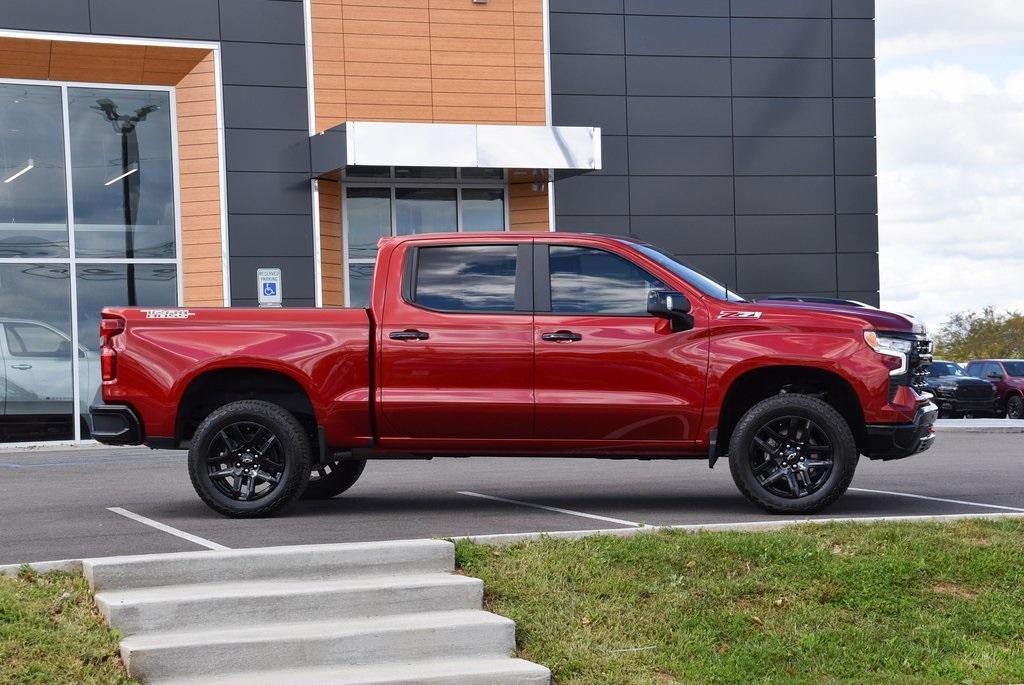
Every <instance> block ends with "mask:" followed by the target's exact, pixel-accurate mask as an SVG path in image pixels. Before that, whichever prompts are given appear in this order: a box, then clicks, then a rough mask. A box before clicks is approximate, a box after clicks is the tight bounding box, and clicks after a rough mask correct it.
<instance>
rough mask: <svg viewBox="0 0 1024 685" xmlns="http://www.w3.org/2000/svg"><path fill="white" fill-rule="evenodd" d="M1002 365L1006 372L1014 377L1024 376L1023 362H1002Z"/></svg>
mask: <svg viewBox="0 0 1024 685" xmlns="http://www.w3.org/2000/svg"><path fill="white" fill-rule="evenodd" d="M1003 366H1005V367H1006V373H1007V374H1009V375H1011V376H1013V377H1014V378H1019V377H1021V376H1024V362H1003Z"/></svg>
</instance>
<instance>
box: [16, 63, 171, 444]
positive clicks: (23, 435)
mask: <svg viewBox="0 0 1024 685" xmlns="http://www.w3.org/2000/svg"><path fill="white" fill-rule="evenodd" d="M174 121H175V119H174V94H173V91H171V90H169V89H166V88H150V87H124V86H111V85H94V84H55V83H52V82H29V81H7V80H0V364H2V366H0V442H34V441H40V440H74V439H84V438H88V437H89V423H88V411H89V405H90V404H92V403H93V402H94V401H95V400H96V398H97V397H98V394H99V388H100V369H99V356H98V348H99V333H98V326H99V314H100V309H101V308H102V307H104V306H107V305H138V306H174V305H177V304H179V303H180V302H181V282H180V281H181V279H180V276H179V274H180V253H179V250H178V244H179V236H178V231H179V228H178V227H179V226H180V221H179V216H178V203H177V199H176V196H175V193H176V188H177V185H176V180H177V161H176V155H175V154H174V153H173V151H174V150H176V149H177V147H176V146H177V141H176V133H175V127H174Z"/></svg>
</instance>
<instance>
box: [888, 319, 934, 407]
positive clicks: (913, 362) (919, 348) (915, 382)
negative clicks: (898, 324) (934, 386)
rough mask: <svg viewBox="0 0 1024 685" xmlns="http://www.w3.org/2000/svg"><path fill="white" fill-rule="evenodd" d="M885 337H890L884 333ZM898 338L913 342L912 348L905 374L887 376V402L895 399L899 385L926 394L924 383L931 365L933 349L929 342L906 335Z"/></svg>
mask: <svg viewBox="0 0 1024 685" xmlns="http://www.w3.org/2000/svg"><path fill="white" fill-rule="evenodd" d="M886 335H892V334H891V333H886ZM899 337H906V338H909V339H910V340H912V341H913V343H914V347H913V349H912V350H911V351H910V354H909V355H908V357H909V358H908V360H907V372H906V373H903V374H900V375H899V376H889V401H890V402H892V401H893V400H894V399H896V392H897V391H898V390H899V388H900V386H901V385H909V386H910V387H912V388H914V389H915V390H917V391H918V392H926V391H927V387H926V384H925V381H926V380H927V378H928V365H929V364H931V363H932V350H933V349H934V347H933V345H932V341H931V340H927V339H925V338H919V337H917V336H916V335H910V334H907V335H906V336H903V335H900V336H899Z"/></svg>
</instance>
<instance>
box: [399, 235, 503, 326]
mask: <svg viewBox="0 0 1024 685" xmlns="http://www.w3.org/2000/svg"><path fill="white" fill-rule="evenodd" d="M517 250H518V248H517V247H516V246H515V245H464V246H458V247H425V248H421V249H420V251H419V254H418V255H417V259H416V264H417V267H418V268H417V272H416V292H415V293H414V295H413V298H414V300H415V302H416V303H417V304H420V305H423V306H424V307H429V308H431V309H440V310H444V311H454V312H511V311H514V310H515V304H516V252H517Z"/></svg>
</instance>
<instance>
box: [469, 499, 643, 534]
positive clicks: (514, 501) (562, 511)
mask: <svg viewBox="0 0 1024 685" xmlns="http://www.w3.org/2000/svg"><path fill="white" fill-rule="evenodd" d="M457 494H459V495H466V496H467V497H479V498H480V499H489V500H494V501H495V502H504V503H505V504H518V505H519V506H521V507H533V508H534V509H543V510H545V511H553V512H556V513H558V514H568V515H569V516H580V517H582V518H585V519H596V520H598V521H608V522H609V523H619V524H622V525H623V526H633V527H634V528H638V527H640V526H642V525H644V524H642V523H637V522H636V521H624V520H622V519H613V518H611V517H609V516H598V515H597V514H588V513H586V512H582V511H573V510H571V509H559V508H558V507H549V506H547V505H545V504H534V503H533V502H523V501H520V500H517V499H505V498H504V497H495V496H494V495H481V494H480V493H479V492H464V491H461V490H460V491H459V492H458V493H457Z"/></svg>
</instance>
